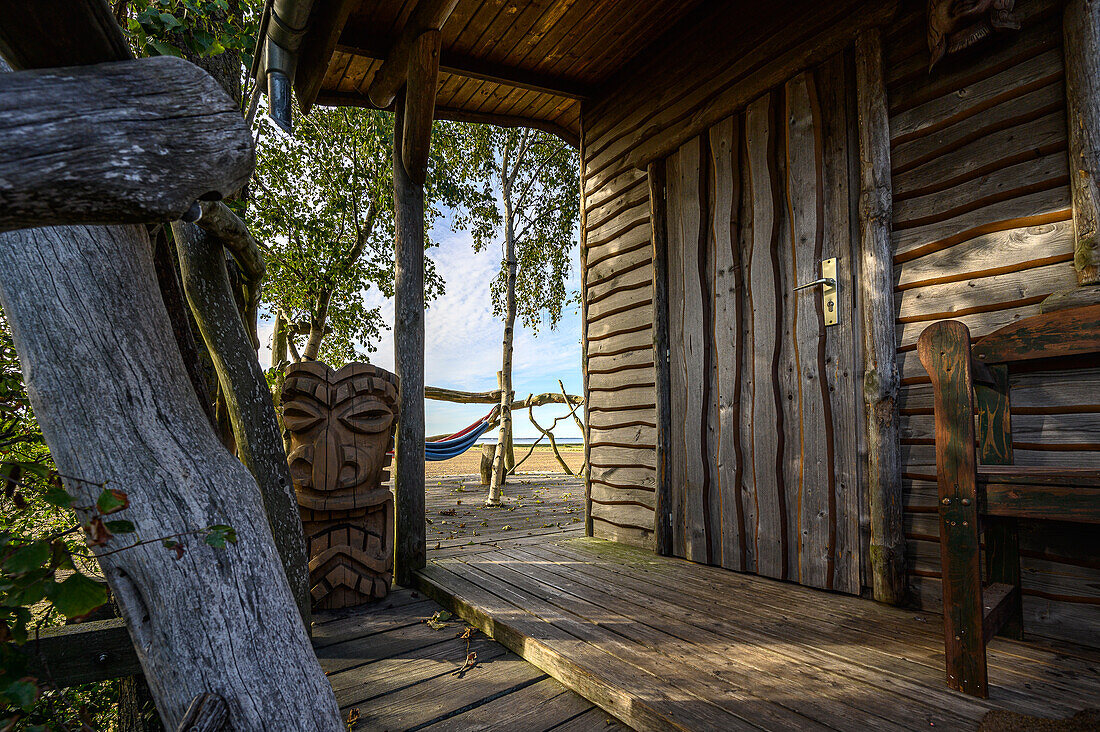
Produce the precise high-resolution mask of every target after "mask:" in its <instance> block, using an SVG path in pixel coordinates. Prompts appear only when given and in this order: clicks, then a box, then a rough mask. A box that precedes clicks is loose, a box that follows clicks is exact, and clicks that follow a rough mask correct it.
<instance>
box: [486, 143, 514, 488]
mask: <svg viewBox="0 0 1100 732" xmlns="http://www.w3.org/2000/svg"><path fill="white" fill-rule="evenodd" d="M504 168H505V170H507V168H508V165H507V157H505V165H504ZM505 175H507V173H505ZM504 264H505V268H506V274H505V295H504V303H505V307H504V340H503V343H502V348H501V363H500V369H501V375H500V433H499V435H500V436H499V437H498V439H497V451H496V455H494V456H493V480H492V482H491V483H490V484H489V496H488V497H487V498H486V499H485V505H486V506H499V505H500V500H501V494H502V491H501V486H502V485H503V484H504V474H505V472H506V471H507V466H506V464H505V463H506V457H507V452H508V447H509V445H511V443H512V342H513V335H514V333H515V327H516V239H515V231H514V228H513V224H512V205H511V186H510V185H509V184H508V183H507V182H506V183H505V185H504Z"/></svg>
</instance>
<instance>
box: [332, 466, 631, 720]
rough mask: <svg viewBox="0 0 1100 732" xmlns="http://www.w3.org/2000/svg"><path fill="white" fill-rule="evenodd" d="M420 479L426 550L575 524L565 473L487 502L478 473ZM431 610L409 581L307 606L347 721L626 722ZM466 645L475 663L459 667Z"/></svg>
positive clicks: (523, 538)
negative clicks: (356, 602)
mask: <svg viewBox="0 0 1100 732" xmlns="http://www.w3.org/2000/svg"><path fill="white" fill-rule="evenodd" d="M427 489H428V490H427V496H426V498H427V504H426V511H427V515H428V518H429V519H430V521H431V523H430V524H429V526H428V531H429V534H428V535H429V537H430V540H431V543H429V549H428V553H429V556H431V557H447V556H461V555H464V554H468V553H473V552H477V551H486V550H492V549H495V548H497V547H498V546H501V545H516V546H522V545H524V543H525V542H532V541H536V542H538V541H545V540H546V539H547V537H548V536H549V537H550V538H562V537H566V536H575V535H578V534H579V533H580V531H581V527H582V526H583V521H582V520H581V518H580V517H583V512H584V509H583V498H584V486H583V484H582V483H580V482H579V481H578V480H577V479H575V478H568V477H565V476H560V475H559V476H550V475H524V476H519V477H518V478H513V479H512V483H510V484H509V485H508V486H506V488H505V496H506V502H505V505H504V507H503V508H500V509H491V510H490V509H485V508H484V506H483V501H484V489H483V488H482V487H481V486H480V485H477V480H476V478H469V479H463V478H446V479H433V480H430V481H429V482H428V486H427ZM578 514H579V516H578ZM440 610H442V608H441V607H440V606H439V605H438V604H436V603H435V602H434V601H432V600H430V599H428V598H426V597H424V596H422V595H421V594H419V593H417V592H415V591H413V590H410V589H395V590H394V591H393V592H391V593H390V595H389V596H388V597H387V598H386V600H385V601H383V602H381V603H378V604H375V605H367V606H361V607H357V608H348V609H347V610H343V611H335V612H326V613H318V614H316V615H315V616H314V622H313V642H314V647H315V648H316V650H317V657H318V659H320V661H321V666H322V668H324V670H325V672H326V673H327V674H328V677H329V679H330V680H331V681H332V685H333V688H334V689H335V691H336V699H337V701H338V703H339V704H340V707H341V709H342V711H343V714H344V717H345V719H347V718H348V716H349V715H351V716H352V717H354V718H355V719H356V720H357V721H356V722H355V724H354V725H353V726H352V729H353V730H355V732H367V731H369V730H391V731H396V730H493V729H499V730H523V731H527V730H531V731H532V732H543V731H546V730H554V732H588V731H589V730H593V731H600V730H603V731H606V732H618V731H620V730H625V729H626V728H625V727H623V726H622V725H620V724H619V723H618V722H616V721H615V720H613V719H610V718H609V716H608V715H607V713H605V712H604V711H603V710H601V709H599V708H598V707H596V706H595V705H593V704H592V702H590V701H587V700H586V699H584V698H583V697H581V696H579V695H577V694H576V693H574V692H572V691H570V690H568V689H566V688H565V687H564V686H562V685H561V684H560V683H559V682H558V681H556V680H554V679H553V678H551V677H550V676H548V675H547V674H546V673H544V672H542V671H540V670H539V669H538V668H536V667H535V666H532V665H531V664H530V663H528V662H526V661H524V660H523V659H521V658H520V657H519V656H517V655H516V654H514V653H512V652H510V651H508V649H506V648H504V647H503V646H502V645H500V644H499V643H496V642H494V641H493V640H490V639H489V638H486V637H485V636H484V635H483V634H481V633H479V632H476V631H475V632H474V633H473V634H472V637H471V638H470V639H469V640H468V641H467V640H466V639H463V638H462V635H463V634H464V632H465V630H466V628H467V627H469V626H467V625H466V624H465V623H463V622H462V621H461V620H460V619H458V618H454V619H451V620H448V621H445V623H444V626H443V627H436V628H433V627H431V626H429V625H428V624H427V623H426V622H425V621H426V620H427V619H429V618H431V617H432V616H433V615H434V614H435V613H436V612H438V611H440ZM470 652H473V653H476V654H477V664H476V665H475V666H474V667H473V668H471V669H468V670H466V671H465V672H462V667H463V665H464V662H465V660H466V658H467V654H468V653H470Z"/></svg>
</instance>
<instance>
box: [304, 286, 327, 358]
mask: <svg viewBox="0 0 1100 732" xmlns="http://www.w3.org/2000/svg"><path fill="white" fill-rule="evenodd" d="M331 299H332V291H331V290H321V293H320V294H319V295H317V302H316V303H315V304H314V307H313V313H312V314H311V316H310V323H309V339H308V340H307V341H306V347H305V350H303V351H302V358H304V359H305V360H306V361H316V360H317V354H318V353H320V352H321V341H322V340H324V337H325V322H326V321H327V320H328V304H329V301H330V300H331Z"/></svg>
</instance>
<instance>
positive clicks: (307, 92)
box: [294, 0, 359, 114]
mask: <svg viewBox="0 0 1100 732" xmlns="http://www.w3.org/2000/svg"><path fill="white" fill-rule="evenodd" d="M358 4H359V0H314V3H313V12H312V13H311V15H310V23H309V30H307V31H306V35H305V37H304V38H302V47H301V50H300V51H299V55H298V66H297V68H296V70H295V73H294V91H295V93H296V94H297V96H298V107H299V108H300V109H301V110H302V114H308V113H309V110H310V109H311V108H312V107H313V103H314V102H315V101H316V100H317V94H318V93H319V92H320V91H321V84H322V83H323V82H324V80H325V74H326V73H327V72H328V64H329V61H330V60H332V54H333V52H334V51H335V50H336V47H337V42H338V41H339V40H340V34H341V33H342V32H343V30H344V25H345V24H346V23H347V21H348V16H349V15H351V11H352V10H353V9H354V8H355V7H356V6H357V5H358Z"/></svg>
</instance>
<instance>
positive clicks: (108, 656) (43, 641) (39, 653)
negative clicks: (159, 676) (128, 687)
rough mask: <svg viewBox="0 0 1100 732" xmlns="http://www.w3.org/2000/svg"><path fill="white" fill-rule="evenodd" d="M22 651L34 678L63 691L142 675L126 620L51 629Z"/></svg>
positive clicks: (31, 641) (101, 621)
mask: <svg viewBox="0 0 1100 732" xmlns="http://www.w3.org/2000/svg"><path fill="white" fill-rule="evenodd" d="M19 650H20V651H22V652H23V653H25V654H26V655H27V656H28V658H29V663H30V671H31V673H32V674H33V675H35V676H37V677H39V678H43V679H50V681H52V682H54V683H56V684H57V685H58V687H59V688H65V687H68V686H77V685H78V684H91V683H94V682H96V681H107V680H109V679H117V678H120V677H123V676H134V675H137V674H140V673H141V663H140V662H139V661H138V656H137V652H136V651H135V650H134V643H133V641H131V640H130V633H129V631H127V630H126V623H125V622H124V621H123V620H122V618H113V619H111V620H97V621H94V622H90V623H77V624H75V625H63V626H61V627H58V628H47V629H45V630H43V631H42V634H41V635H40V636H39V637H38V638H37V639H32V640H30V641H28V642H27V644H26V645H24V646H21V647H20V648H19Z"/></svg>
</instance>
